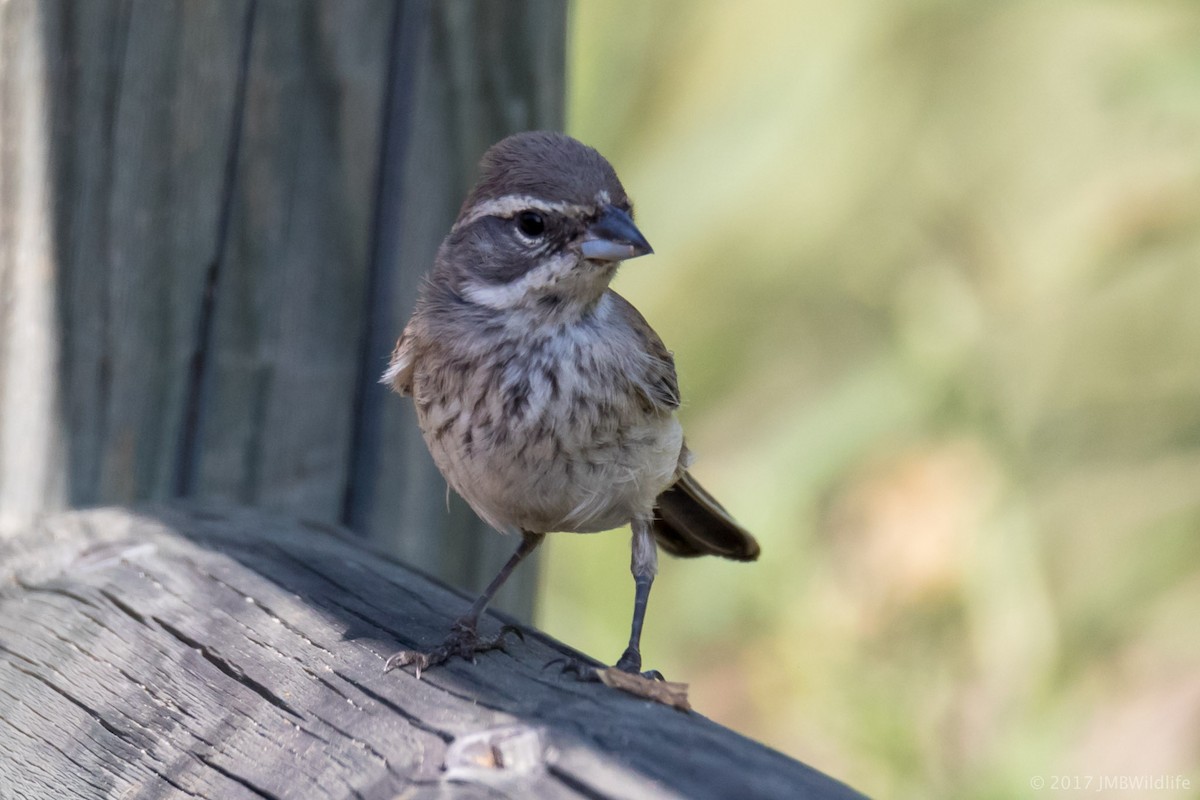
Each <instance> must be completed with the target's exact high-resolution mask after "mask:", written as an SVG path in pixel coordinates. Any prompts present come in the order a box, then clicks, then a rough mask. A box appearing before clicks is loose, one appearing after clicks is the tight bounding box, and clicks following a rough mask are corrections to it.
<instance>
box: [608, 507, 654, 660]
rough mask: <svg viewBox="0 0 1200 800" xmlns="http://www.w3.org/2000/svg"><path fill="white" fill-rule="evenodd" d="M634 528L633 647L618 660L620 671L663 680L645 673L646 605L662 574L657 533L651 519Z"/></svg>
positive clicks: (632, 567)
mask: <svg viewBox="0 0 1200 800" xmlns="http://www.w3.org/2000/svg"><path fill="white" fill-rule="evenodd" d="M632 528H633V543H632V544H633V547H632V549H633V554H632V557H631V558H630V563H629V570H630V572H632V573H633V582H634V587H635V588H634V597H633V623H632V625H631V626H630V630H629V646H628V647H626V648H625V652H624V653H622V654H621V657H620V658H619V659H618V660H617V663H616V667H617V669H619V670H621V671H622V672H631V673H634V674H639V673H640V674H642V675H643V676H644V677H647V678H657V679H658V680H662V675H661V674H659V672H658V670H649V671H647V672H644V673H643V672H641V669H642V653H641V650H640V647H641V643H642V623H643V622H644V621H645V619H646V603H647V602H648V601H649V600H650V587H651V586H652V585H653V584H654V576H655V574H657V573H658V545H656V544H655V543H654V533H653V529H652V528H651V527H650V520H649V519H635V520H634V521H633V524H632Z"/></svg>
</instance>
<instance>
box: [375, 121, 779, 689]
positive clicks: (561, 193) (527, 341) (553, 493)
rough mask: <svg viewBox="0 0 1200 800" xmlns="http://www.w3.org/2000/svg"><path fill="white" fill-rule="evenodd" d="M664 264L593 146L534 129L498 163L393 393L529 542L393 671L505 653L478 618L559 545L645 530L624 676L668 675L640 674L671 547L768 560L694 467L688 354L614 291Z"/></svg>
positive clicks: (399, 366) (439, 265) (636, 564)
mask: <svg viewBox="0 0 1200 800" xmlns="http://www.w3.org/2000/svg"><path fill="white" fill-rule="evenodd" d="M652 252H653V250H652V249H651V247H650V244H649V242H647V241H646V238H645V237H644V236H643V235H642V233H641V231H639V230H638V228H637V226H636V225H635V224H634V221H633V207H632V205H631V203H630V201H629V197H628V195H626V193H625V189H624V187H623V186H622V185H621V182H620V180H618V178H617V174H616V172H615V171H614V170H613V167H612V165H610V164H609V162H608V161H607V160H606V159H605V158H604V157H603V156H602V155H600V153H598V152H597V151H596V150H594V149H592V148H591V147H588V146H586V145H584V144H582V143H580V142H578V141H576V140H575V139H573V138H571V137H569V136H566V135H564V134H560V133H554V132H547V131H534V132H526V133H518V134H515V135H513V136H509V137H508V138H506V139H503V140H502V141H500V142H499V143H497V144H495V145H493V146H492V147H491V148H490V149H489V150H488V151H487V152H486V153H485V154H484V156H483V158H482V160H481V161H480V164H479V180H478V182H477V183H476V185H475V187H474V188H473V189H472V190H471V191H470V193H469V194H468V196H467V198H466V200H465V202H464V203H463V205H462V208H461V210H460V211H459V213H458V217H457V219H456V220H455V222H454V225H453V227H451V229H450V233H449V234H448V235H447V236H446V238H445V240H444V241H443V242H442V244H441V247H440V248H439V249H438V251H437V256H436V259H435V262H434V266H433V269H432V271H431V273H430V274H429V276H428V278H427V280H426V282H425V283H424V285H423V287H422V290H421V292H420V295H419V298H418V300H417V303H416V306H415V309H414V311H413V314H412V317H411V319H410V320H409V322H408V324H407V325H406V326H405V328H404V332H403V334H402V335H401V336H400V339H399V341H398V342H397V343H396V347H395V350H394V351H393V353H392V356H391V360H390V363H389V365H388V367H387V371H386V372H385V373H384V374H383V378H382V380H381V383H384V384H387V385H390V386H391V387H392V389H394V390H395V391H396V392H398V393H399V394H401V395H411V396H412V398H413V400H414V403H415V406H416V415H417V421H418V424H419V426H420V429H421V433H422V435H423V437H424V439H425V443H426V444H427V445H428V447H429V452H430V453H431V454H432V456H433V460H434V462H435V463H436V464H437V466H438V469H439V470H440V471H441V473H442V475H443V476H445V478H446V481H447V482H448V483H449V485H450V486H451V487H452V488H453V489H454V491H455V492H457V493H458V494H459V495H461V496H462V497H463V499H465V500H466V501H467V503H468V504H469V505H470V506H471V508H472V509H474V511H475V513H476V514H478V515H479V517H480V518H482V519H483V520H484V521H485V522H487V523H488V524H489V525H490V526H491V527H493V528H495V529H496V530H498V531H500V532H503V533H511V534H514V535H516V536H517V537H518V538H519V541H520V543H519V545H518V546H517V549H516V552H515V553H514V554H513V556H512V557H511V558H510V559H509V561H508V562H507V563H506V564H505V565H504V567H503V568H502V569H501V570H500V572H499V573H498V574H497V575H496V577H495V578H494V579H493V580H492V582H491V583H490V584H489V585H488V587H487V588H486V589H485V590H484V592H483V594H482V595H481V596H480V597H479V599H478V600H476V601H475V603H474V604H473V605H472V606H471V608H470V610H469V611H468V612H467V613H466V614H465V615H463V616H462V617H460V618H459V619H458V620H457V621H456V622H455V623H454V624H453V626H452V628H451V630H450V632H449V634H448V636H447V637H446V639H445V641H443V642H442V643H441V644H440V645H438V646H437V647H435V648H434V649H432V650H429V651H428V652H418V651H414V650H402V651H400V652H398V653H396V654H395V655H393V656H392V657H391V658H389V659H388V660H387V663H386V665H385V667H384V669H385V671H387V670H390V669H392V668H394V667H397V666H400V667H403V666H407V665H414V667H415V670H416V673H417V675H418V676H419V675H420V672H421V671H422V670H424V669H428V668H429V667H431V666H434V665H436V664H441V663H444V662H445V661H447V660H448V659H450V658H451V657H454V656H459V657H463V658H467V659H470V660H474V656H475V654H476V653H480V652H484V651H487V650H492V649H496V648H503V647H504V636H505V633H506V632H508V631H507V629H506V630H502V631H501V632H500V634H499V635H497V636H492V637H482V636H480V634H479V630H478V624H479V617H480V615H481V614H482V613H483V611H484V609H485V608H486V607H487V604H488V602H489V601H490V600H491V598H492V597H493V595H495V593H496V591H497V590H499V588H500V587H501V585H503V584H504V582H505V581H506V580H507V579H508V577H509V576H510V575H511V574H512V572H513V570H514V569H516V567H517V565H518V564H520V562H521V561H522V560H523V559H525V558H526V557H527V556H528V555H529V554H530V553H532V552H533V551H534V550H535V549H536V548H537V547H538V545H539V544H541V542H542V540H543V539H544V538H545V536H546V534H547V533H550V532H555V531H564V532H572V533H592V532H598V531H607V530H611V529H613V528H617V527H620V526H623V525H626V524H628V525H629V526H630V528H631V530H632V559H631V571H632V573H633V579H634V586H635V591H634V605H633V621H632V625H631V629H630V636H629V646H628V647H627V648H626V649H625V652H624V653H623V654H622V655H621V657H620V659H619V660H618V661H617V663H616V668H617V669H618V670H621V671H622V672H626V673H632V674H637V675H643V676H646V677H654V678H661V675H660V674H659V673H657V672H656V671H648V672H645V673H643V672H641V668H642V657H641V652H640V645H641V632H642V622H643V619H644V617H645V613H646V604H647V601H648V598H649V595H650V587H651V585H652V584H653V582H654V576H655V573H656V572H657V567H658V548H659V547H661V548H662V549H663V550H665V551H666V552H668V553H670V554H672V555H676V556H684V557H689V556H701V555H717V556H723V557H725V558H729V559H733V560H737V561H753V560H755V559H756V558H758V555H759V546H758V543H757V542H756V541H755V539H754V537H753V536H751V535H750V534H749V533H748V532H747V531H745V530H744V529H743V528H742V527H741V526H739V525H738V524H737V523H736V522H735V521H734V520H733V518H732V517H731V516H730V515H729V513H728V512H726V511H725V509H724V508H722V507H721V505H720V504H719V503H717V501H716V500H714V499H713V498H712V496H711V495H709V494H708V492H706V491H705V490H704V489H703V488H701V486H700V485H699V484H698V483H697V482H696V480H695V479H694V478H693V477H692V476H691V474H689V472H688V471H687V469H688V466H689V465H690V463H691V455H690V453H689V451H688V448H687V446H686V445H685V444H684V438H683V430H682V428H681V426H680V424H679V420H678V419H677V418H676V411H677V409H678V408H679V402H680V398H679V382H678V380H677V378H676V374H675V363H674V359H673V357H672V354H671V352H670V351H669V350H667V348H666V347H665V346H664V345H663V342H662V340H661V339H660V338H659V337H658V334H656V333H655V332H654V329H653V328H651V327H650V325H649V324H648V323H647V322H646V320H645V319H644V318H643V317H642V315H641V314H640V313H638V311H637V309H635V308H634V307H633V306H632V305H631V304H630V303H629V302H628V301H627V300H626V299H625V298H623V297H621V295H619V294H617V293H616V292H614V291H613V290H612V289H611V288H609V284H610V283H611V282H612V279H613V277H614V275H615V274H616V272H617V268H618V267H619V266H620V265H621V263H622V262H623V261H626V260H629V259H633V258H638V257H640V256H644V255H648V254H650V253H652ZM517 633H519V631H517ZM576 671H577V672H578V671H579V668H578V666H576Z"/></svg>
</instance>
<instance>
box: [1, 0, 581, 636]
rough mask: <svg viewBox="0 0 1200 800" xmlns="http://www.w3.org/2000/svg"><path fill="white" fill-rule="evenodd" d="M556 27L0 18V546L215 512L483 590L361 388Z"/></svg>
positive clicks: (545, 70)
mask: <svg viewBox="0 0 1200 800" xmlns="http://www.w3.org/2000/svg"><path fill="white" fill-rule="evenodd" d="M565 15H566V11H565V2H564V1H563V0H516V1H514V2H505V3H489V2H485V1H484V0H478V1H477V2H471V1H469V0H438V2H431V0H404V1H403V2H393V0H310V1H308V2H293V1H292V0H205V1H204V2H187V1H186V0H174V1H172V2H167V1H165V0H154V1H153V2H149V1H147V2H137V1H136V0H90V1H89V2H87V3H81V2H72V0H9V2H5V3H0V531H2V530H4V529H10V530H11V529H16V528H19V527H21V526H23V525H24V524H26V523H27V522H28V521H29V520H30V519H31V518H33V517H34V516H36V515H37V514H40V513H42V512H45V511H47V510H54V509H59V508H64V507H76V506H87V505H93V504H99V503H113V502H117V503H131V502H136V501H142V500H147V499H168V498H173V497H186V498H203V499H208V500H221V501H233V502H237V503H241V504H248V505H255V506H261V507H264V508H271V509H277V510H283V511H287V512H290V513H293V514H297V515H301V516H304V517H307V518H310V519H313V520H315V521H319V522H326V523H345V524H348V525H350V526H351V527H352V528H353V529H354V530H356V531H357V532H359V533H361V534H363V535H365V536H367V537H369V538H370V539H372V540H374V541H375V542H378V543H382V544H384V545H385V546H386V547H387V549H389V550H390V551H391V552H394V553H396V554H398V555H400V556H401V557H403V558H404V559H406V560H407V561H409V562H410V563H413V564H415V565H417V566H419V567H421V568H423V569H425V570H427V571H430V572H433V573H434V574H437V575H440V576H442V577H444V578H446V579H447V580H449V581H451V582H452V583H454V584H457V585H460V586H464V587H470V588H478V587H480V586H482V585H483V584H484V583H485V582H486V579H487V577H490V574H491V573H492V572H494V570H495V569H497V568H498V566H499V564H500V563H502V562H503V560H504V559H505V558H506V557H507V555H508V551H509V550H510V549H511V547H512V546H513V543H512V542H510V541H508V540H506V539H504V538H503V537H500V536H498V535H496V534H494V533H492V532H490V531H487V530H485V529H484V527H483V526H482V525H481V524H480V523H479V522H478V521H477V520H476V519H475V518H474V516H473V515H472V514H471V513H470V511H469V510H468V509H466V508H465V507H464V506H463V505H462V504H461V502H459V501H457V500H453V501H451V502H450V504H449V505H450V507H449V510H447V504H446V492H445V487H444V484H443V483H442V481H441V478H440V476H438V475H437V472H436V470H435V469H434V467H433V465H432V462H431V461H430V460H429V458H428V456H427V454H426V453H425V450H424V445H423V444H422V443H421V441H420V437H419V435H418V434H417V431H416V428H415V425H414V423H413V419H412V414H411V409H410V408H409V404H408V401H405V400H401V399H399V398H395V397H390V396H388V395H387V394H386V392H385V390H384V389H383V387H380V386H377V385H376V383H375V380H376V378H377V376H378V374H379V372H380V371H381V370H382V369H383V366H384V365H385V362H386V356H387V352H388V350H389V348H390V343H391V341H392V340H393V339H394V337H395V336H396V335H397V334H398V333H399V331H400V329H401V327H402V326H403V322H404V319H405V317H406V315H407V313H408V311H409V309H410V308H411V304H412V301H413V297H414V292H415V290H416V287H417V285H418V282H419V280H420V276H421V275H422V274H423V273H424V271H425V270H426V269H427V267H428V265H429V264H430V261H431V259H432V254H433V252H434V249H435V248H436V246H437V243H438V241H440V239H441V237H442V236H443V235H444V233H445V231H446V230H447V229H448V227H449V224H450V222H451V220H452V219H453V216H454V214H455V212H456V211H457V208H458V204H459V203H460V202H461V199H462V196H463V194H464V193H465V190H466V188H467V187H468V186H469V184H470V182H471V180H472V170H473V167H474V164H475V162H476V160H477V159H478V156H479V155H480V153H482V151H483V150H484V149H485V148H486V146H487V145H488V144H490V143H491V142H492V141H494V140H495V139H498V138H500V137H501V136H503V135H504V134H506V133H509V132H511V131H514V130H519V129H526V128H543V127H551V128H553V127H559V126H561V124H562V116H563V113H562V108H563V102H562V98H563V69H564V67H563V63H564V36H565V34H564V29H565ZM532 573H533V570H531V569H527V570H525V571H524V574H523V575H522V576H521V578H523V580H521V579H518V580H516V581H514V582H513V586H512V587H511V588H510V589H509V591H508V592H507V594H506V595H504V596H502V598H501V599H500V605H501V606H502V607H506V608H508V609H509V610H511V611H514V612H516V613H517V614H518V615H519V616H525V617H527V616H528V614H529V611H530V608H531V604H532V596H533V594H532V580H531V576H532Z"/></svg>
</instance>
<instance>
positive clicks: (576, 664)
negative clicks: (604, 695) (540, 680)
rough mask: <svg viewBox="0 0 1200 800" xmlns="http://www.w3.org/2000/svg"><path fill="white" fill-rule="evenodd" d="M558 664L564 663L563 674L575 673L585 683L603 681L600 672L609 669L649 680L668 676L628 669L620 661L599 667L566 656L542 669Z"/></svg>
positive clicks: (663, 679)
mask: <svg viewBox="0 0 1200 800" xmlns="http://www.w3.org/2000/svg"><path fill="white" fill-rule="evenodd" d="M556 664H561V665H562V667H561V669H560V670H559V672H560V673H561V674H563V675H574V676H575V677H576V678H577V679H578V680H579V681H581V682H584V683H602V682H603V681H602V680H601V678H600V673H601V672H603V671H608V670H620V671H621V672H624V673H627V674H629V675H637V676H639V677H642V678H645V679H646V680H648V681H665V680H666V678H664V677H663V674H662V673H661V672H659V671H658V670H656V669H648V670H646V671H644V672H639V671H638V670H637V669H636V668H634V669H628V668H626V667H623V666H622V665H621V664H620V662H618V663H617V665H616V666H614V667H597V666H594V665H592V664H588V663H587V662H584V661H580V660H579V659H577V658H567V657H565V656H563V657H560V658H555V659H551V660H550V661H547V662H546V663H545V665H544V666H543V667H542V669H544V670H545V669H549V668H550V667H552V666H554V665H556Z"/></svg>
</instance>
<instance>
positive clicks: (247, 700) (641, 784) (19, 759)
mask: <svg viewBox="0 0 1200 800" xmlns="http://www.w3.org/2000/svg"><path fill="white" fill-rule="evenodd" d="M469 602H470V601H469V600H468V599H467V598H465V597H463V596H461V595H458V594H456V593H454V592H452V591H450V590H449V589H447V588H446V587H445V586H442V585H439V584H437V583H435V582H433V581H430V580H428V579H425V578H422V577H421V576H420V575H417V574H415V573H413V572H411V571H410V570H408V569H406V568H404V567H401V566H399V565H397V564H396V563H395V562H392V561H389V560H388V559H386V558H382V557H380V556H379V555H378V554H375V553H370V552H367V551H365V550H364V549H362V547H361V546H360V545H359V544H357V543H355V542H353V541H351V540H350V539H349V538H348V537H345V536H342V535H340V534H339V532H338V531H337V530H333V529H330V528H327V527H324V526H314V525H313V524H311V523H300V522H295V521H293V520H289V519H287V518H283V517H278V516H268V515H266V514H263V513H261V512H249V511H237V510H228V511H214V510H213V509H208V510H201V509H194V510H190V511H189V510H184V509H180V508H166V509H157V510H154V509H147V510H144V511H142V512H140V513H131V512H128V511H124V510H121V509H102V510H97V511H89V512H75V513H69V514H62V515H58V516H54V517H52V518H50V519H48V520H45V521H44V522H42V523H41V524H39V525H36V526H31V527H29V528H28V529H26V530H24V531H22V532H20V533H19V534H18V535H16V536H14V537H12V538H9V539H7V540H0V752H3V753H4V757H3V758H0V797H10V796H11V797H72V798H109V797H172V798H173V797H205V798H222V800H225V799H228V800H241V798H259V799H260V800H261V798H283V797H303V798H312V799H313V800H318V799H319V798H342V797H357V798H363V800H376V798H378V799H379V800H383V799H384V798H395V797H414V798H434V797H480V798H482V797H513V798H592V800H601V799H603V798H655V799H656V800H657V798H682V797H687V798H713V799H714V800H725V798H778V800H805V798H811V799H813V800H849V798H856V797H860V795H857V794H855V793H854V792H853V791H851V790H850V789H848V788H847V787H846V786H844V785H842V784H840V783H838V782H837V781H834V780H833V779H831V778H828V777H826V776H825V775H822V774H821V773H819V772H816V771H815V770H813V769H811V768H809V767H806V766H805V765H803V764H801V763H799V762H796V761H793V760H792V759H790V758H787V757H786V756H784V755H782V754H780V753H777V752H774V751H772V750H770V749H768V748H766V747H763V746H762V745H760V744H757V743H755V742H752V741H750V740H748V739H744V738H742V737H741V736H738V735H737V734H735V733H732V732H731V731H728V730H725V729H723V728H721V727H720V726H718V725H715V724H714V723H712V722H710V721H709V720H707V719H705V718H704V717H702V716H700V715H699V714H697V713H695V712H683V711H678V710H676V709H673V708H669V707H667V706H663V705H659V704H657V703H652V702H649V701H646V700H641V699H637V698H634V697H632V696H630V695H626V694H623V693H621V692H619V691H617V690H616V689H610V688H608V687H606V686H602V685H600V684H595V683H580V682H578V681H576V680H575V679H574V678H572V677H571V676H569V675H564V674H562V672H561V671H560V670H558V669H553V668H551V669H546V663H547V662H548V661H549V660H551V659H553V658H556V657H561V656H570V657H576V658H582V656H580V655H579V654H578V653H575V652H573V651H571V650H570V649H569V648H567V647H565V646H564V645H562V644H561V643H559V642H556V641H554V640H552V639H550V638H548V637H546V636H543V635H541V634H537V633H535V632H529V633H528V634H527V636H526V641H525V642H521V641H514V642H513V643H512V644H511V645H510V646H509V648H508V652H507V653H504V652H498V651H497V652H491V653H487V654H484V655H481V656H480V657H479V660H478V663H477V664H474V665H472V664H469V663H466V662H463V661H455V662H451V663H450V664H448V665H446V666H443V667H439V668H437V669H435V670H432V671H430V672H428V673H426V674H425V675H424V676H423V677H422V679H420V680H417V679H416V678H415V677H414V676H413V675H411V674H409V673H407V672H403V671H393V672H390V673H387V674H385V673H384V672H383V662H384V659H385V658H386V657H387V655H388V654H389V653H390V652H392V651H393V650H395V649H397V648H399V647H412V646H424V645H429V644H432V643H434V642H436V641H438V640H439V639H440V637H441V636H442V635H443V633H444V632H445V628H446V626H448V625H449V624H450V620H451V619H452V618H453V617H454V616H455V615H456V614H459V613H461V612H462V611H463V610H464V609H465V608H466V607H467V605H468V604H469ZM500 624H501V620H498V619H496V618H495V617H494V616H491V615H489V616H488V617H486V618H485V619H484V620H483V628H484V630H485V632H492V631H495V630H497V629H498V628H499V626H500Z"/></svg>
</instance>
